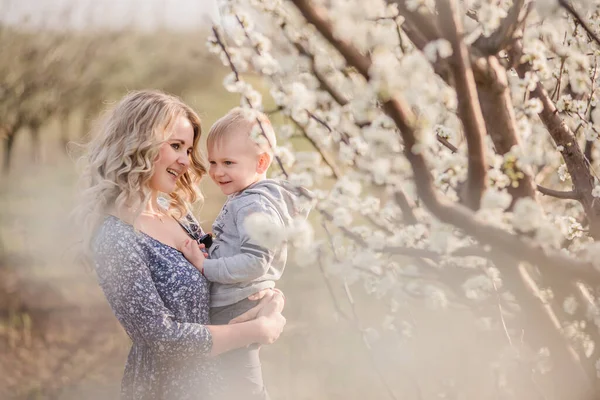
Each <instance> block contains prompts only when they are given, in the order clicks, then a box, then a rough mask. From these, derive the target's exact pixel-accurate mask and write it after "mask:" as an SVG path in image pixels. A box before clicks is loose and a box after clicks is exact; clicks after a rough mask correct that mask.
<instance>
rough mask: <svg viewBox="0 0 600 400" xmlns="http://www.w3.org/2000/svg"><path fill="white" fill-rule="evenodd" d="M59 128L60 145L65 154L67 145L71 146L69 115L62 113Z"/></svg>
mask: <svg viewBox="0 0 600 400" xmlns="http://www.w3.org/2000/svg"><path fill="white" fill-rule="evenodd" d="M58 118H59V120H58V122H59V126H60V145H61V147H60V148H61V150H62V151H63V153H66V152H67V145H68V144H69V136H70V135H69V113H68V112H62V113H60V115H59V117H58Z"/></svg>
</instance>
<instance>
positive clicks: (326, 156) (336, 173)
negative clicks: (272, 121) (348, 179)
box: [291, 118, 342, 178]
mask: <svg viewBox="0 0 600 400" xmlns="http://www.w3.org/2000/svg"><path fill="white" fill-rule="evenodd" d="M291 120H292V121H293V122H294V124H295V125H296V127H297V128H298V129H300V131H301V132H302V135H303V136H304V137H305V138H306V140H308V141H309V142H310V144H311V145H312V146H313V147H314V148H315V150H317V151H318V152H319V154H320V155H321V158H322V159H323V161H325V164H327V165H328V166H329V168H331V171H332V173H333V176H334V177H336V178H339V177H340V176H342V173H341V171H340V170H339V168H338V166H337V164H336V163H335V161H334V160H333V159H332V158H331V156H330V155H329V153H327V152H326V151H325V150H323V149H321V148H320V147H319V145H318V144H317V142H315V141H314V139H313V138H311V137H310V136H309V135H308V132H306V129H305V128H304V127H303V126H302V125H300V124H299V123H298V121H296V120H295V119H293V118H291Z"/></svg>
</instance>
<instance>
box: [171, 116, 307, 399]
mask: <svg viewBox="0 0 600 400" xmlns="http://www.w3.org/2000/svg"><path fill="white" fill-rule="evenodd" d="M258 120H259V121H260V126H262V129H261V132H263V131H264V136H266V138H264V137H262V140H253V139H252V137H251V132H252V130H253V129H259V128H260V127H259V128H257V126H258V122H257V119H256V117H254V119H253V120H251V119H248V118H247V112H246V111H244V110H243V109H241V108H234V109H233V110H231V111H230V112H229V113H227V114H226V115H225V116H224V117H222V118H221V119H219V120H218V121H217V122H216V123H215V124H214V125H213V126H212V127H211V129H210V131H209V133H208V137H207V150H208V161H209V163H210V168H209V175H210V177H211V178H212V180H213V181H214V182H215V183H216V184H217V185H218V186H219V188H220V189H221V191H222V192H223V193H224V194H226V195H227V196H228V198H227V201H226V202H225V205H223V208H222V209H221V212H220V213H219V215H218V216H217V219H216V220H215V222H214V224H213V227H212V229H213V234H214V235H216V237H215V238H214V241H213V244H212V246H210V248H209V250H208V251H209V256H210V258H208V259H205V257H204V256H203V255H202V254H201V252H200V250H199V249H198V247H197V246H193V245H186V246H184V247H183V249H182V252H183V254H184V255H185V257H186V258H187V259H188V260H189V261H190V262H192V263H193V264H194V265H195V266H196V268H198V269H199V270H200V271H202V273H203V274H204V276H206V278H207V279H208V280H209V281H211V282H213V284H212V289H211V323H213V324H217V325H219V324H227V323H228V322H229V321H230V320H232V319H233V318H235V317H237V316H239V315H241V314H243V313H244V312H246V311H247V310H249V309H251V308H252V307H254V306H255V305H256V301H251V300H249V299H248V296H251V295H253V294H255V293H257V292H258V291H260V290H263V289H267V288H273V287H274V286H275V281H276V280H278V279H279V278H280V277H281V274H282V273H283V270H284V267H285V263H286V258H287V245H286V242H285V241H281V242H279V241H277V240H275V241H274V242H275V243H280V244H277V245H269V244H265V241H264V240H260V238H257V237H256V234H255V233H254V234H253V232H252V228H253V227H252V226H249V225H252V221H253V220H254V224H256V223H257V221H261V222H260V223H261V224H263V226H262V227H261V228H260V230H261V231H264V230H265V228H266V230H267V235H268V233H269V232H271V233H272V235H271V236H273V235H278V234H279V235H280V234H281V232H282V231H283V229H284V228H285V227H286V226H288V225H289V224H290V223H291V221H292V220H293V218H294V217H296V216H298V215H301V216H303V217H306V214H307V212H308V210H302V209H299V208H298V206H297V198H298V196H299V194H298V189H297V188H294V187H293V186H291V185H290V184H289V183H287V182H285V181H281V180H273V179H267V177H266V174H267V169H268V168H269V166H270V165H271V162H272V160H273V152H272V149H273V148H275V146H276V138H275V133H274V132H273V128H272V126H271V124H270V122H269V120H268V119H267V117H266V116H265V115H264V114H259V115H258ZM261 135H262V133H261ZM257 213H260V219H258V220H257V219H256V218H248V217H250V216H252V215H253V214H255V216H256V214H257ZM249 230H250V232H249ZM263 233H265V232H263ZM276 239H277V238H276ZM222 365H223V375H224V386H226V387H227V388H228V393H227V394H228V396H227V398H232V399H268V398H269V397H268V394H267V392H266V390H265V387H264V384H263V379H262V370H261V366H260V360H259V357H258V347H257V346H250V347H248V348H244V349H238V350H234V351H232V352H229V353H227V354H225V355H223V356H222Z"/></svg>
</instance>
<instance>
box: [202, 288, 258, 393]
mask: <svg viewBox="0 0 600 400" xmlns="http://www.w3.org/2000/svg"><path fill="white" fill-rule="evenodd" d="M256 304H258V301H251V300H248V299H244V300H242V301H239V302H237V303H235V304H231V305H229V306H224V307H212V308H211V309H210V321H211V324H214V325H227V324H228V323H229V321H231V320H232V319H233V318H235V317H237V316H239V315H241V314H243V313H245V312H246V311H248V310H249V309H251V308H252V307H254V306H255V305H256ZM259 347H260V346H259V345H258V344H251V345H249V346H247V347H242V348H239V349H235V350H231V351H229V352H227V353H224V354H221V355H220V357H219V359H220V369H221V373H222V376H223V381H222V382H223V386H224V388H225V396H223V399H227V400H237V399H252V400H270V398H269V394H268V393H267V390H266V388H265V385H264V383H263V377H262V368H261V365H260V359H259V356H258V350H259Z"/></svg>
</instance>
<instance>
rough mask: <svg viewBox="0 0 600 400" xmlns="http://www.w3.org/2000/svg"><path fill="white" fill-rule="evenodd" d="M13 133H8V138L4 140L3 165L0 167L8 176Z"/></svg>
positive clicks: (13, 140)
mask: <svg viewBox="0 0 600 400" xmlns="http://www.w3.org/2000/svg"><path fill="white" fill-rule="evenodd" d="M15 136H16V132H15V131H9V132H8V136H7V137H6V139H5V140H4V165H3V166H2V167H3V168H2V172H3V173H4V174H5V175H8V173H9V172H10V161H11V157H12V151H13V146H14V144H15Z"/></svg>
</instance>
